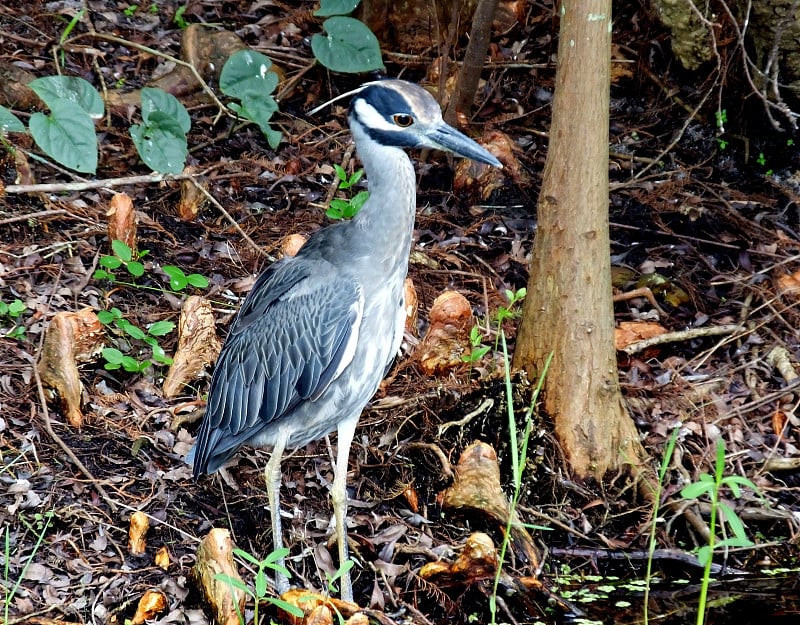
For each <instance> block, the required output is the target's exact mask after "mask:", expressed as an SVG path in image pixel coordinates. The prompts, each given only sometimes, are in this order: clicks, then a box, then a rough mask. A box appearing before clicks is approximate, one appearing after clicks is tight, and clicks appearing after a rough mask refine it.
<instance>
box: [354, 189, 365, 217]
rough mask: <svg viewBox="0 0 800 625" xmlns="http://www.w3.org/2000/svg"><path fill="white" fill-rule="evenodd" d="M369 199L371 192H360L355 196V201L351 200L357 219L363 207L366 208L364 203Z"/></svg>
mask: <svg viewBox="0 0 800 625" xmlns="http://www.w3.org/2000/svg"><path fill="white" fill-rule="evenodd" d="M368 199H369V191H366V190H365V191H359V192H358V193H356V194H355V195H354V196H353V199H352V200H350V205H351V206H352V207H353V209H354V213H353V216H354V217H355V216H356V215H357V214H358V211H360V210H361V207H362V206H364V202H366V201H367V200H368Z"/></svg>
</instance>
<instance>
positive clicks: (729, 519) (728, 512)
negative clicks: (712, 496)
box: [719, 501, 750, 541]
mask: <svg viewBox="0 0 800 625" xmlns="http://www.w3.org/2000/svg"><path fill="white" fill-rule="evenodd" d="M719 509H720V511H721V512H722V515H723V516H724V520H725V523H727V524H728V527H729V528H730V530H731V532H733V535H734V536H736V538H737V539H739V540H746V541H749V540H750V539H749V538H748V537H747V532H746V531H745V529H744V524H743V523H742V519H740V518H739V516H738V515H737V514H736V511H735V510H733V509H732V508H731V507H730V506H729V505H728V504H726V503H725V502H724V501H720V502H719Z"/></svg>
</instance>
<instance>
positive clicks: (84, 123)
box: [29, 81, 97, 174]
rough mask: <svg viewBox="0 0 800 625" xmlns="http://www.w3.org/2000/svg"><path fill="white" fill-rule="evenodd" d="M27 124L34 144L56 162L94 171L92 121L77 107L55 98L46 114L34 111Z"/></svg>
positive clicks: (94, 146)
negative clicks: (48, 112)
mask: <svg viewBox="0 0 800 625" xmlns="http://www.w3.org/2000/svg"><path fill="white" fill-rule="evenodd" d="M34 82H35V81H34ZM29 125H30V129H31V135H33V139H34V141H36V143H37V145H38V146H39V147H40V148H42V150H43V151H44V152H45V153H46V154H47V155H48V156H50V157H51V158H53V159H54V160H56V161H57V162H58V163H60V164H61V165H63V166H64V167H68V168H69V169H74V170H75V171H79V172H82V173H87V174H93V173H95V172H96V171H97V135H96V134H95V130H94V122H93V121H92V119H91V117H89V115H87V114H86V112H85V111H84V110H83V109H81V108H80V106H78V105H77V104H75V103H74V102H70V101H68V100H57V101H55V102H53V103H52V104H51V105H50V115H45V114H44V113H34V114H33V115H31V119H30V123H29Z"/></svg>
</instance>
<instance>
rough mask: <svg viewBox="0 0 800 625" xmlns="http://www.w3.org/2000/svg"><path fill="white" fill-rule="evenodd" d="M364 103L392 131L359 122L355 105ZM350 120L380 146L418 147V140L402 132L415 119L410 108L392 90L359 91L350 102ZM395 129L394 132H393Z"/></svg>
mask: <svg viewBox="0 0 800 625" xmlns="http://www.w3.org/2000/svg"><path fill="white" fill-rule="evenodd" d="M359 101H363V102H366V103H367V104H369V105H370V106H371V107H372V108H374V109H375V110H376V111H377V112H378V113H379V114H380V115H381V116H382V117H383V118H384V119H385V120H386V122H387V124H390V125H391V126H392V127H393V129H392V130H389V129H386V128H374V127H370V126H369V124H368V123H366V121H365V120H361V119H359V117H358V113H357V112H356V103H357V102H359ZM349 117H350V119H355V120H356V121H358V122H359V124H360V125H361V127H362V128H363V129H364V132H366V133H367V134H368V135H369V137H370V138H371V139H372V140H373V141H377V142H378V143H380V144H381V145H392V146H397V147H401V148H415V147H419V146H420V143H419V140H418V139H417V138H416V137H415V136H414V135H413V134H412V133H406V132H403V130H404V129H405V128H409V127H411V126H413V125H414V123H415V122H416V119H415V117H414V114H413V112H412V110H411V106H410V105H409V103H408V102H407V101H406V99H405V98H404V97H403V96H402V95H400V94H399V93H398V92H397V91H395V90H394V89H391V88H389V87H382V86H381V85H371V86H369V87H366V88H365V89H364V90H363V91H360V92H359V93H358V94H357V95H356V96H355V97H354V98H353V99H352V101H351V102H350V112H349ZM395 129H396V130H395Z"/></svg>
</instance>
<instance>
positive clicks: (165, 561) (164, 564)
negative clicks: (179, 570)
mask: <svg viewBox="0 0 800 625" xmlns="http://www.w3.org/2000/svg"><path fill="white" fill-rule="evenodd" d="M154 560H155V563H156V566H157V567H158V568H160V569H164V570H165V571H166V570H167V569H168V568H169V563H170V557H169V550H168V549H167V548H166V547H164V546H162V547H160V548H159V549H158V551H156V555H155V558H154Z"/></svg>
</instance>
